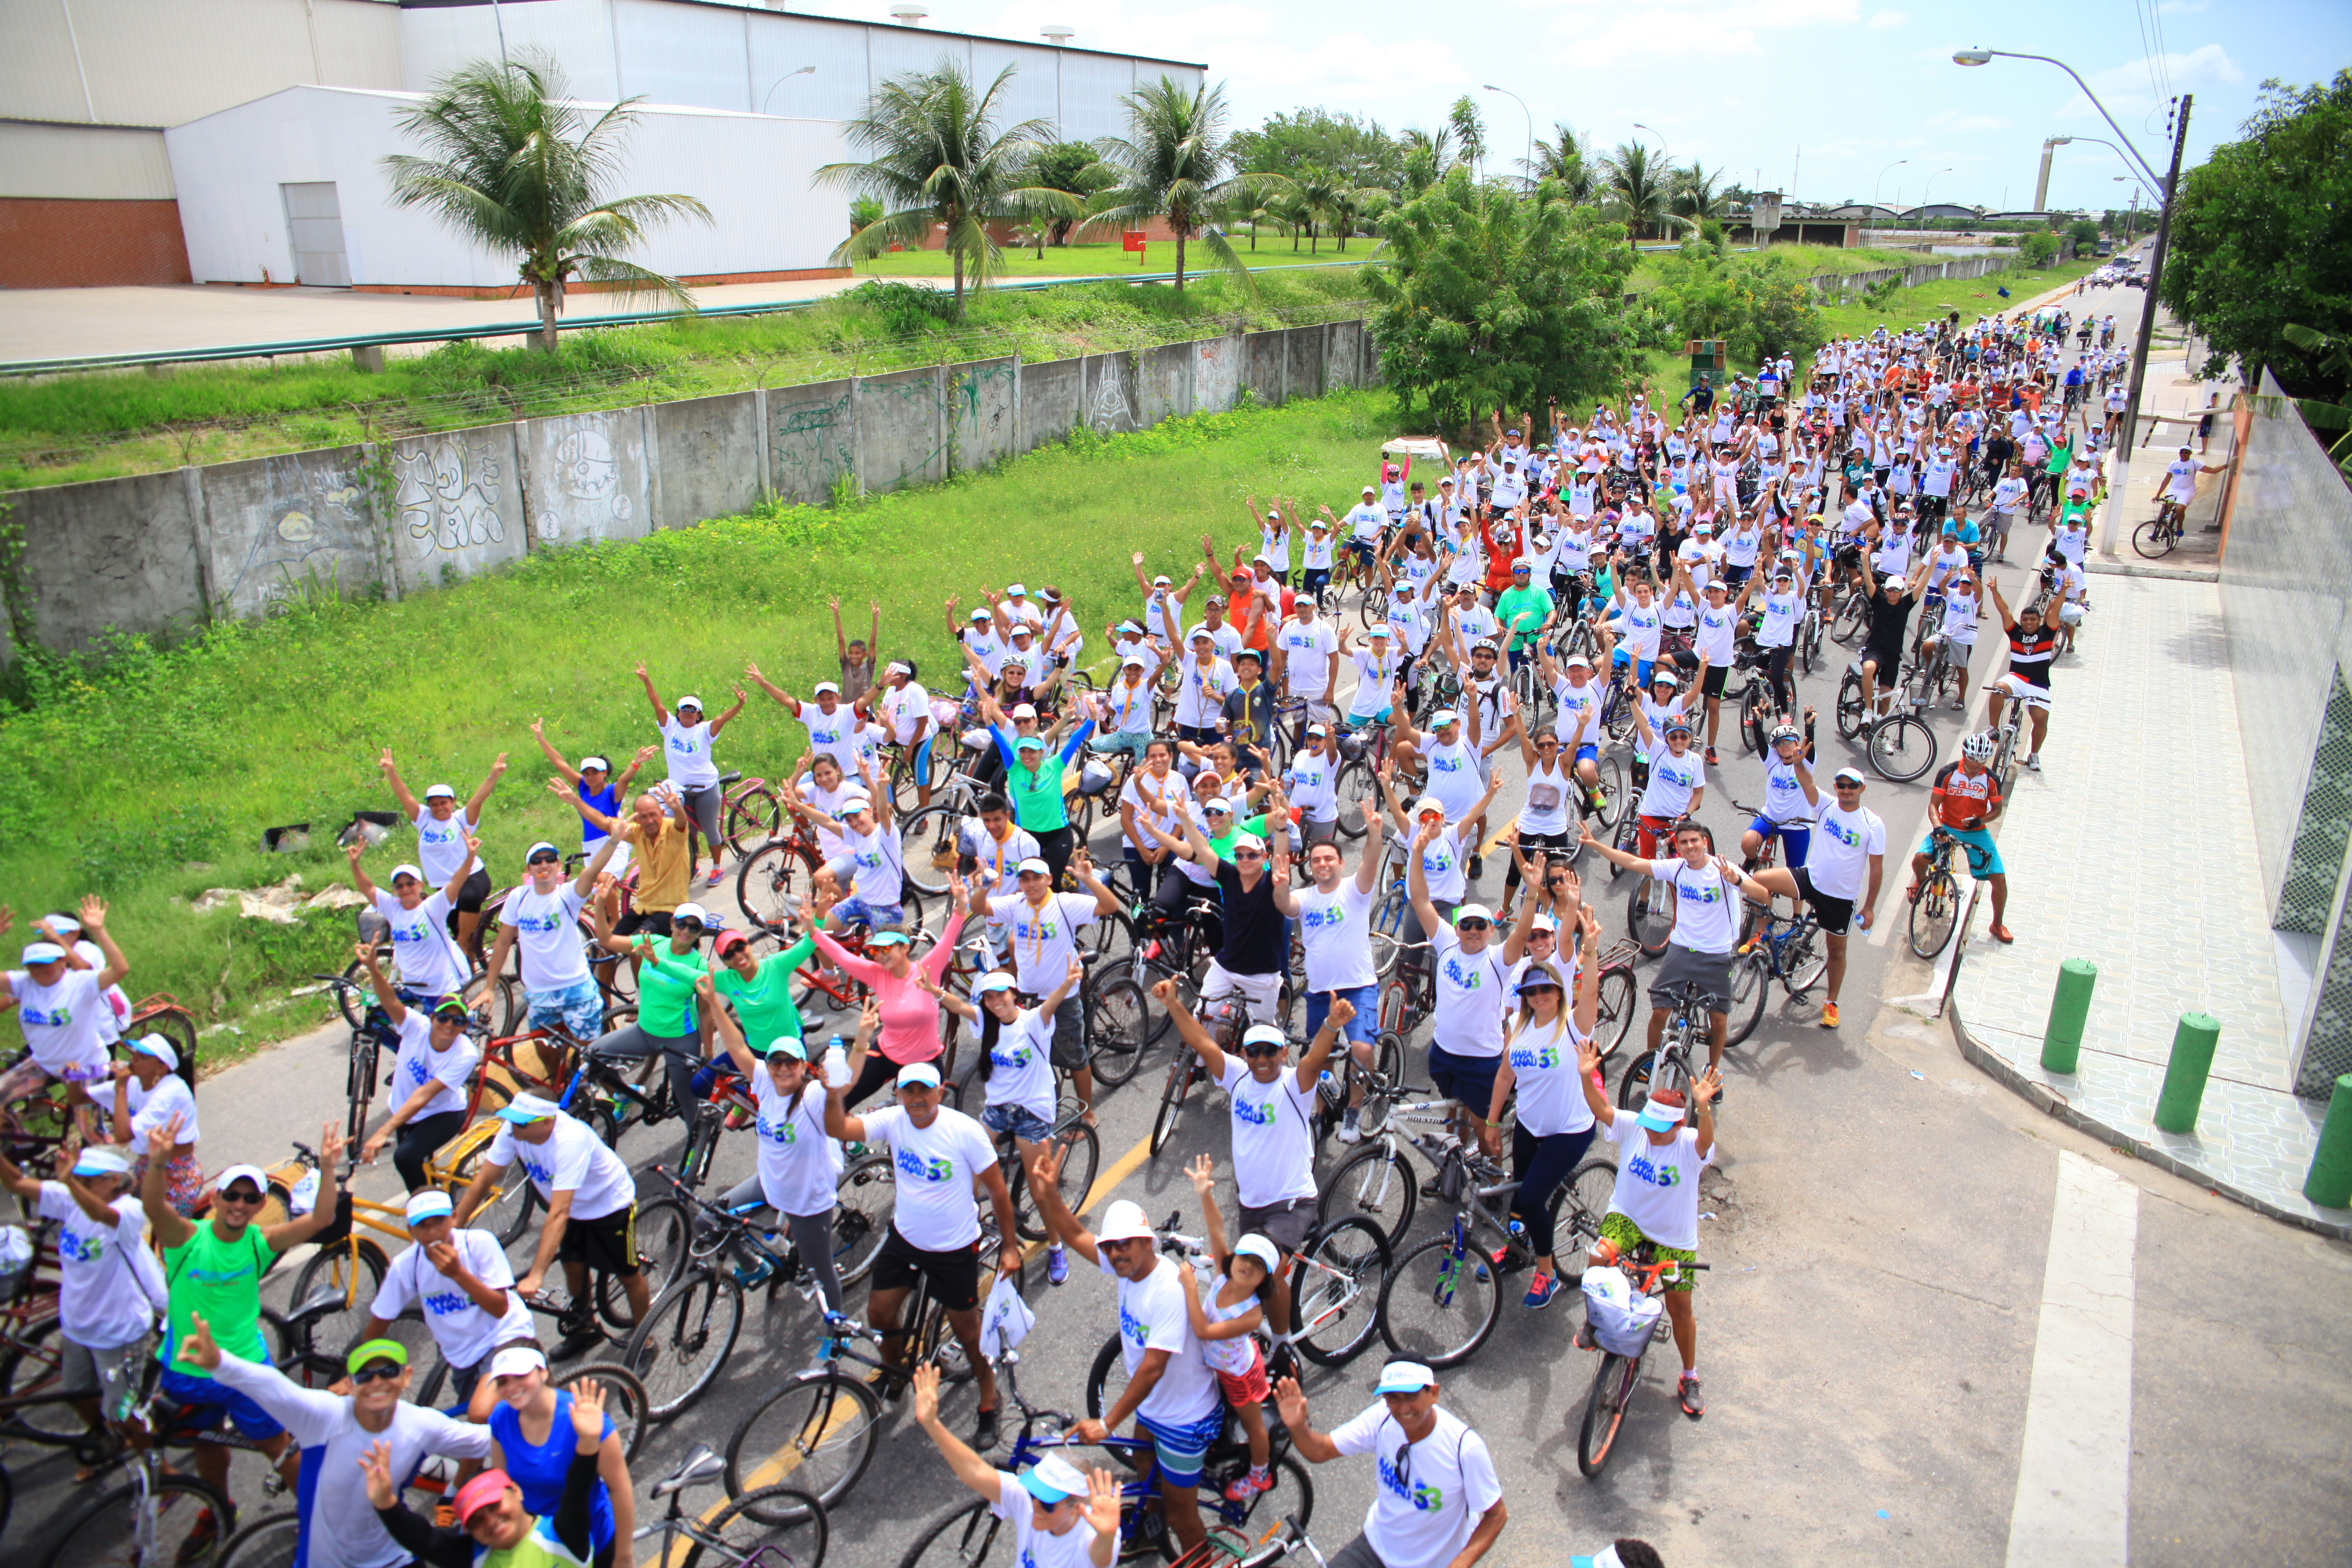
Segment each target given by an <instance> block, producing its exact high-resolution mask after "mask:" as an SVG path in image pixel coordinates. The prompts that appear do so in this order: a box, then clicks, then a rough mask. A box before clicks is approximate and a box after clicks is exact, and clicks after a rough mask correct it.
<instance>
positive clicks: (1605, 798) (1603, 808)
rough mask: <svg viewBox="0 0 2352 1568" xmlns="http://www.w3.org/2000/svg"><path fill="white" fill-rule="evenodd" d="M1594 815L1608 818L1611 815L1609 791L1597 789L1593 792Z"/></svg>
mask: <svg viewBox="0 0 2352 1568" xmlns="http://www.w3.org/2000/svg"><path fill="white" fill-rule="evenodd" d="M1592 813H1593V815H1594V816H1608V815H1609V792H1608V791H1607V790H1605V789H1597V790H1594V791H1593V792H1592Z"/></svg>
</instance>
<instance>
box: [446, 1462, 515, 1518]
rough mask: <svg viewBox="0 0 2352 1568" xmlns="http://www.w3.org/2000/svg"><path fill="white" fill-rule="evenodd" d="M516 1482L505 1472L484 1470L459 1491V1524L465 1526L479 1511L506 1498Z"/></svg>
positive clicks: (457, 1505)
mask: <svg viewBox="0 0 2352 1568" xmlns="http://www.w3.org/2000/svg"><path fill="white" fill-rule="evenodd" d="M512 1485H514V1481H513V1479H511V1478H509V1476H508V1474H507V1473H506V1472H505V1471H504V1470H484V1471H483V1472H482V1473H481V1474H480V1475H478V1476H476V1477H475V1478H474V1479H472V1480H470V1481H467V1483H466V1484H465V1485H464V1486H462V1487H459V1488H458V1489H457V1504H456V1507H457V1522H458V1523H459V1524H460V1525H463V1524H464V1523H465V1522H466V1521H467V1520H469V1519H471V1518H473V1517H474V1514H475V1512H476V1511H477V1510H479V1509H481V1508H482V1507H483V1506H485V1505H486V1504H488V1503H494V1502H496V1501H498V1500H499V1499H500V1498H502V1497H504V1496H506V1494H507V1489H508V1488H509V1487H510V1486H512Z"/></svg>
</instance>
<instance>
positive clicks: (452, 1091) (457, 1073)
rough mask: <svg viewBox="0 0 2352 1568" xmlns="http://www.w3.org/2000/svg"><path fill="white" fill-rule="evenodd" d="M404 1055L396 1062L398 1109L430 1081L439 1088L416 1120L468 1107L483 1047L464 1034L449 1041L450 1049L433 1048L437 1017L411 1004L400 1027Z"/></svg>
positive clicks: (394, 1093)
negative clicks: (470, 1086)
mask: <svg viewBox="0 0 2352 1568" xmlns="http://www.w3.org/2000/svg"><path fill="white" fill-rule="evenodd" d="M397 1032H398V1034H399V1036H400V1055H399V1056H397V1057H396V1058H394V1059H393V1064H392V1103H393V1105H394V1108H395V1109H396V1108H398V1107H400V1106H403V1105H405V1104H406V1103H408V1097H409V1096H410V1095H412V1094H415V1092H416V1091H417V1090H418V1089H423V1088H424V1087H425V1085H426V1084H428V1083H429V1084H436V1085H438V1086H439V1087H438V1088H436V1089H435V1091H434V1094H433V1098H432V1099H430V1100H426V1101H425V1108H424V1109H423V1110H419V1111H418V1112H417V1113H416V1114H415V1116H413V1117H411V1118H409V1120H410V1121H421V1120H423V1119H424V1118H425V1117H427V1116H439V1115H441V1114H442V1113H444V1112H445V1111H451V1110H458V1111H462V1110H465V1109H466V1085H467V1082H469V1081H470V1080H471V1079H472V1078H473V1076H474V1064H475V1063H476V1062H478V1061H480V1060H481V1059H482V1050H481V1047H479V1046H477V1045H476V1044H474V1042H473V1039H472V1038H471V1037H469V1036H467V1035H466V1034H465V1033H463V1032H462V1031H461V1032H460V1033H459V1034H458V1036H457V1038H456V1039H454V1040H452V1041H450V1042H449V1048H448V1049H447V1050H446V1051H436V1050H435V1049H434V1048H433V1020H432V1019H431V1018H430V1017H428V1016H426V1015H425V1012H424V1010H423V1009H422V1008H417V1007H411V1008H409V1009H408V1011H407V1013H406V1014H405V1015H404V1016H403V1017H402V1018H401V1020H400V1023H399V1026H398V1030H397Z"/></svg>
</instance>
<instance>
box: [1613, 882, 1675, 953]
mask: <svg viewBox="0 0 2352 1568" xmlns="http://www.w3.org/2000/svg"><path fill="white" fill-rule="evenodd" d="M1625 925H1626V930H1627V931H1628V932H1629V933H1630V934H1631V935H1632V936H1633V942H1634V943H1635V945H1637V946H1638V947H1640V948H1641V950H1642V956H1643V957H1644V958H1655V957H1657V956H1658V954H1660V953H1662V952H1665V951H1666V939H1667V938H1669V937H1671V936H1673V935H1674V934H1675V885H1674V884H1673V883H1672V882H1661V881H1660V880H1658V879H1656V878H1655V877H1643V878H1642V879H1640V880H1638V881H1636V882H1635V883H1634V884H1633V893H1632V895H1631V896H1630V897H1629V898H1628V899H1627V900H1626V906H1625Z"/></svg>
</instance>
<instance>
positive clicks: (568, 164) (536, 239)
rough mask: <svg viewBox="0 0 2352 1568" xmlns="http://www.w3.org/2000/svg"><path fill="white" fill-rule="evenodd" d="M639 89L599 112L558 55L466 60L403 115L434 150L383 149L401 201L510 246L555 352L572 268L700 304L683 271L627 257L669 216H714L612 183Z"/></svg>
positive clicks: (686, 201) (493, 247)
mask: <svg viewBox="0 0 2352 1568" xmlns="http://www.w3.org/2000/svg"><path fill="white" fill-rule="evenodd" d="M639 101H640V100H637V99H634V98H631V99H625V100H622V101H621V102H619V103H616V104H614V105H613V107H612V108H610V109H607V110H604V112H602V113H601V114H598V115H596V116H595V117H594V118H593V120H592V119H590V118H589V115H588V111H587V110H585V109H584V108H583V107H582V106H581V105H579V104H577V103H574V102H573V101H572V93H571V89H570V86H569V84H568V83H566V82H565V80H564V79H563V73H562V69H561V68H558V67H557V66H556V64H555V62H554V61H552V60H551V59H548V58H544V57H541V56H530V57H526V58H525V59H523V60H520V61H516V62H513V63H509V64H500V65H492V64H490V63H489V62H488V61H487V60H484V61H481V62H479V63H478V64H475V65H470V66H467V67H464V68H461V69H459V70H457V71H454V72H452V73H451V74H450V75H448V76H446V77H445V78H443V79H441V81H440V82H439V83H437V84H436V86H435V88H434V89H433V92H432V95H431V96H430V97H428V98H426V99H425V101H424V102H422V103H419V104H416V105H415V106H414V107H412V108H408V109H404V110H400V111H399V112H398V114H397V116H396V117H395V118H396V122H397V123H398V124H399V126H400V128H401V130H402V131H403V132H406V133H407V134H408V135H410V136H413V137H415V138H416V139H417V140H418V141H419V142H422V143H424V145H425V147H426V148H427V149H428V150H429V152H430V153H431V155H430V156H428V157H423V158H419V157H414V156H411V155H410V154H408V153H394V154H392V155H391V156H389V157H387V158H385V159H384V160H383V170H384V174H385V175H386V176H387V177H388V178H389V180H390V181H391V184H392V199H393V201H394V204H395V205H400V206H404V207H425V208H429V209H431V210H432V211H433V212H434V213H436V215H438V216H439V217H440V219H441V221H442V222H443V223H444V224H446V225H447V226H449V227H450V228H451V229H453V230H455V231H456V232H457V234H459V235H461V236H463V237H465V238H467V239H468V240H471V241H472V242H474V243H475V244H477V245H479V246H481V247H483V248H484V249H486V250H488V251H489V252H490V253H491V254H492V255H494V256H509V257H512V258H515V261H516V264H517V270H518V271H519V273H520V276H521V278H522V280H523V281H524V282H525V283H528V284H530V289H531V292H532V294H533V295H534V296H536V297H537V299H538V300H539V346H540V347H541V348H542V349H544V350H546V351H547V352H548V353H554V352H555V319H556V317H557V316H559V315H561V314H562V310H563V289H564V284H565V282H566V280H567V279H572V278H583V279H587V280H588V281H590V282H592V283H614V284H618V285H620V286H621V287H622V288H623V289H625V290H627V291H629V292H631V293H639V292H643V293H655V294H660V295H663V296H666V297H667V298H668V299H670V300H674V301H676V302H677V304H678V305H679V306H681V307H683V308H685V309H687V310H692V309H693V308H694V296H693V295H691V294H690V293H688V291H687V289H686V286H685V285H684V284H682V283H680V282H679V281H678V280H677V279H675V278H668V277H665V276H663V275H662V274H661V273H658V272H655V271H652V270H650V269H648V268H643V267H639V266H637V265H636V264H635V262H630V261H625V260H623V259H622V256H623V255H624V254H625V252H627V251H629V250H631V249H633V248H635V247H636V246H637V245H638V244H639V243H640V242H641V241H643V240H644V239H645V238H646V237H647V236H649V235H650V234H652V232H653V231H654V230H656V229H657V228H659V227H661V226H663V225H665V224H667V223H669V222H670V221H672V220H673V219H677V218H681V217H698V218H701V219H702V220H704V221H705V222H709V218H710V209H709V208H708V207H706V206H704V205H702V204H701V203H700V202H698V201H697V200H696V199H695V198H694V197H692V196H686V195H655V196H616V195H612V194H611V187H612V185H613V183H614V180H615V179H616V178H617V177H618V176H619V174H620V173H621V170H622V167H623V165H624V163H625V161H626V160H625V157H624V155H623V150H622V144H623V142H624V141H625V137H626V134H627V132H628V131H629V129H630V128H631V127H632V126H634V125H635V123H636V114H635V105H636V104H637V103H638V102H639Z"/></svg>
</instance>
